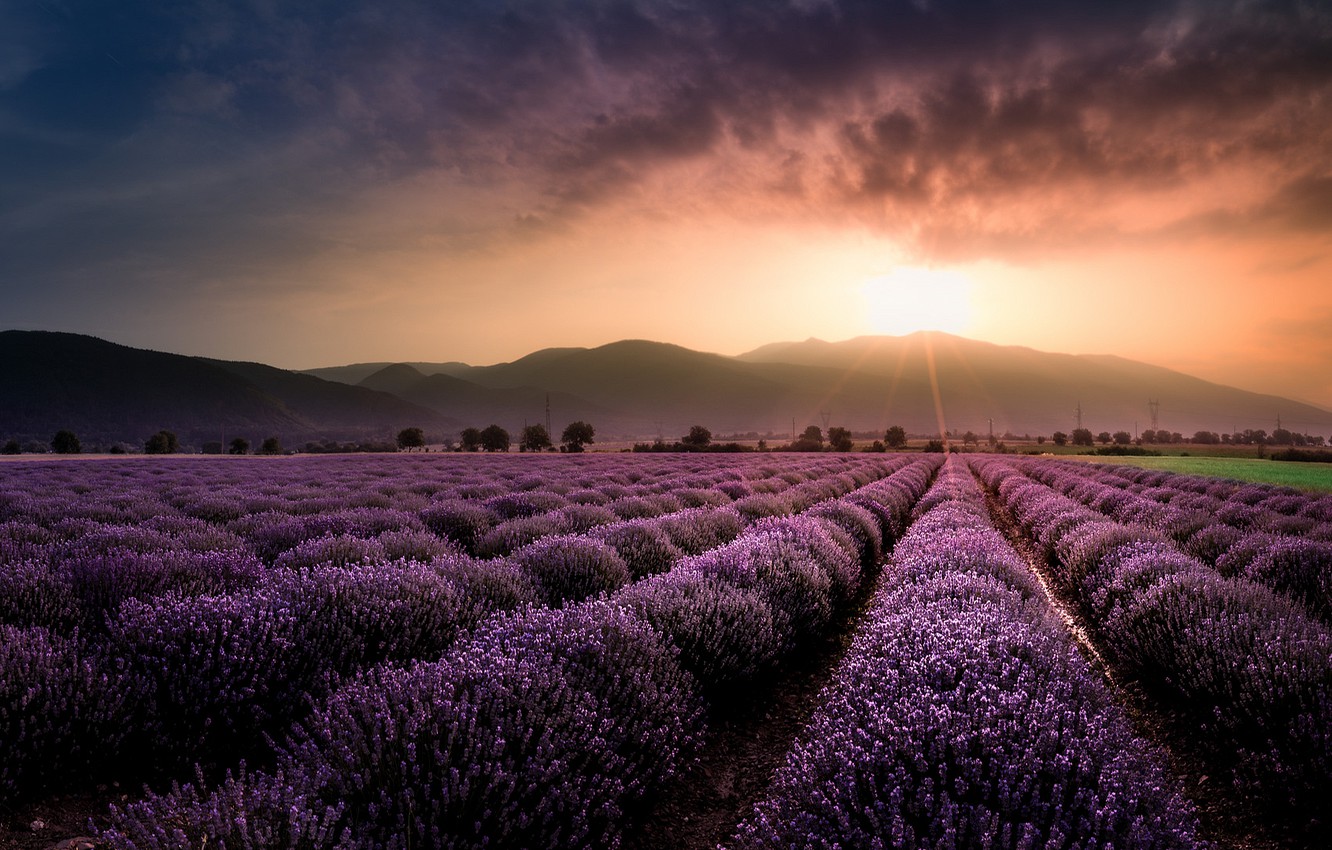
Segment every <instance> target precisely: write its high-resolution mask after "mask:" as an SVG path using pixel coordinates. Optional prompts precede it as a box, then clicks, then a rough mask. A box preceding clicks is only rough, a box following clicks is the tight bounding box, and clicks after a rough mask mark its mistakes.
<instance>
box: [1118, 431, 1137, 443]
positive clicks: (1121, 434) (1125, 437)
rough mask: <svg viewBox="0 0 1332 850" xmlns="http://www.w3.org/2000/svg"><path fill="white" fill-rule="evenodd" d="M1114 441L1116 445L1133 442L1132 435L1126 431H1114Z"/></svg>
mask: <svg viewBox="0 0 1332 850" xmlns="http://www.w3.org/2000/svg"><path fill="white" fill-rule="evenodd" d="M1114 441H1115V445H1117V446H1127V445H1128V444H1129V443H1131V442H1133V435H1132V434H1130V433H1129V432H1128V431H1116V432H1115V434H1114Z"/></svg>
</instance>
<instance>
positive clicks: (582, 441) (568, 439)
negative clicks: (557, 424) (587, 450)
mask: <svg viewBox="0 0 1332 850" xmlns="http://www.w3.org/2000/svg"><path fill="white" fill-rule="evenodd" d="M596 434H597V429H595V428H593V427H592V426H591V425H589V424H587V423H586V422H583V421H582V420H581V419H580V420H579V421H577V422H570V423H569V424H568V425H566V426H565V428H564V433H563V434H561V435H560V442H561V443H563V444H564V450H565V451H567V452H581V451H582V450H583V446H585V445H587V444H588V443H591V442H594V441H593V439H592V438H593V437H595V436H596Z"/></svg>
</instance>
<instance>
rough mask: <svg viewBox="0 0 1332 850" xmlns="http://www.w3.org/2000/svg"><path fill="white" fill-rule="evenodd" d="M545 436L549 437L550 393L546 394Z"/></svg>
mask: <svg viewBox="0 0 1332 850" xmlns="http://www.w3.org/2000/svg"><path fill="white" fill-rule="evenodd" d="M546 435H547V436H549V435H550V393H546Z"/></svg>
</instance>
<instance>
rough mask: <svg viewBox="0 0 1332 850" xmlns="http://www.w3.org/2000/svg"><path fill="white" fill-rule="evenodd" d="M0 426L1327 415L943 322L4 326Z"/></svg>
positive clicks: (357, 427) (1303, 426) (435, 425)
mask: <svg viewBox="0 0 1332 850" xmlns="http://www.w3.org/2000/svg"><path fill="white" fill-rule="evenodd" d="M0 362H3V363H4V364H5V368H4V369H3V370H0V439H8V438H11V437H14V438H18V439H20V440H42V441H49V440H50V437H51V434H53V433H54V431H55V430H58V429H61V428H67V429H70V430H73V431H74V432H75V433H76V434H78V435H79V436H80V438H81V439H84V440H85V442H88V441H95V442H103V443H107V442H114V441H124V442H129V443H137V444H142V442H143V440H144V439H146V438H147V437H148V436H149V435H151V434H153V433H156V432H157V431H158V430H161V429H164V428H165V429H168V430H173V431H175V432H176V433H177V434H178V435H179V436H180V437H181V440H182V442H184V443H187V444H195V445H198V444H201V443H203V442H207V441H217V440H226V439H230V438H231V437H232V436H243V437H246V438H247V439H249V440H251V442H252V443H253V442H256V441H257V440H259V439H262V438H264V437H266V436H270V435H271V436H278V437H279V438H280V439H281V440H282V441H283V442H284V444H285V445H288V446H299V445H301V444H303V443H304V442H305V441H309V440H328V439H335V440H364V439H377V440H386V439H392V437H393V435H394V434H396V433H397V431H398V430H400V429H401V428H404V427H408V426H417V427H421V428H423V429H424V430H425V431H426V433H427V436H430V437H432V438H434V439H443V438H445V437H456V435H457V432H458V431H459V430H460V429H461V428H463V427H465V426H468V425H475V426H477V427H484V426H485V425H488V424H491V423H496V424H499V425H502V426H504V427H505V428H507V429H509V430H510V431H511V432H512V433H514V434H515V435H516V434H517V431H518V429H520V428H521V427H522V426H523V425H524V424H527V423H537V422H545V421H546V417H547V409H549V417H550V421H551V425H552V431H553V432H554V434H553V436H555V437H558V436H559V432H560V431H561V430H562V429H563V427H564V425H566V424H567V423H569V422H571V421H574V420H584V421H587V422H591V423H593V425H594V426H595V427H596V429H597V433H598V436H599V437H601V438H602V439H613V438H629V439H645V438H646V439H651V438H654V437H657V436H662V437H664V438H665V439H667V440H674V439H677V438H678V437H679V436H680V435H682V434H684V433H686V432H687V431H688V429H689V427H690V426H691V425H694V424H701V425H705V426H707V427H708V428H710V429H711V430H712V431H713V432H714V433H716V434H729V433H744V432H757V433H759V434H768V435H773V436H776V437H779V438H781V437H786V436H788V435H789V434H790V432H791V431H792V430H795V431H800V430H803V429H804V427H805V426H806V425H810V424H817V425H821V426H826V425H840V426H842V427H847V428H850V429H852V430H853V431H867V432H882V431H883V430H884V429H885V428H886V427H887V426H888V425H901V426H903V427H904V428H906V429H907V431H908V432H910V433H914V434H929V433H938V431H939V430H940V428H941V427H944V428H947V429H949V430H954V431H957V432H962V431H966V430H972V431H975V432H977V433H980V434H984V433H986V432H987V431H988V429H989V428H991V427H993V429H994V433H995V434H1002V433H1005V432H1012V433H1015V434H1019V435H1021V434H1032V435H1036V434H1050V433H1052V432H1054V431H1056V430H1062V431H1071V430H1072V429H1073V428H1074V427H1076V425H1077V421H1078V416H1079V412H1080V415H1081V421H1082V423H1083V424H1084V425H1085V427H1087V428H1090V429H1091V430H1092V431H1093V432H1098V431H1102V430H1105V431H1116V430H1127V431H1130V432H1132V431H1134V430H1139V431H1141V430H1144V429H1146V428H1149V427H1152V424H1153V423H1152V416H1153V406H1152V405H1151V404H1150V402H1156V405H1155V414H1156V416H1157V421H1156V425H1157V427H1159V428H1162V429H1166V430H1170V431H1178V432H1180V433H1183V434H1186V435H1187V434H1192V433H1193V432H1194V431H1197V430H1209V431H1217V432H1229V431H1232V430H1244V429H1247V428H1262V429H1265V430H1268V431H1271V430H1273V429H1274V428H1275V426H1276V423H1277V421H1278V418H1280V421H1281V423H1282V425H1283V427H1285V428H1288V429H1291V430H1295V431H1303V432H1308V433H1314V434H1327V433H1328V432H1330V431H1332V412H1329V411H1327V410H1323V409H1321V408H1318V407H1315V406H1312V405H1309V404H1305V403H1301V402H1298V401H1293V400H1290V399H1284V398H1279V397H1276V396H1271V395H1263V394H1260V393H1253V392H1248V391H1245V390H1239V389H1235V388H1233V387H1227V386H1223V385H1220V384H1215V383H1211V382H1208V381H1203V380H1201V379H1198V378H1194V377H1191V376H1189V375H1185V374H1182V373H1180V372H1176V371H1173V370H1169V369H1165V368H1161V367H1158V366H1152V365H1148V364H1145V363H1140V362H1137V361H1133V360H1128V359H1125V358H1121V357H1112V356H1088V355H1068V354H1051V353H1047V352H1040V351H1036V350H1033V349H1030V348H1023V347H1016V346H1000V345H994V344H991V343H985V342H978V341H975V340H969V339H964V338H962V337H957V336H952V335H948V334H943V333H937V332H922V333H916V334H911V335H909V336H903V337H887V336H877V337H859V338H856V339H852V340H847V341H843V342H824V341H821V340H816V339H810V340H806V341H804V342H785V343H775V344H772V345H767V346H763V347H761V348H758V349H755V350H754V351H750V352H747V353H745V354H742V355H739V356H735V357H730V356H723V355H720V354H709V353H705V352H699V351H693V350H690V349H687V348H682V347H680V346H676V345H670V344H666V343H659V342H648V341H643V340H625V341H621V342H615V343H611V344H609V345H603V346H599V347H596V348H550V349H542V350H540V351H536V352H533V353H532V354H529V355H527V356H526V357H523V358H520V359H518V360H515V361H513V362H511V363H499V364H494V365H487V366H473V365H469V364H466V363H461V362H457V361H446V362H438V363H427V362H411V363H391V362H382V363H358V364H352V365H345V366H335V367H327V368H321V369H311V370H307V371H305V372H293V371H288V370H283V369H277V368H274V367H271V366H265V365H263V364H259V363H245V362H234V361H222V360H212V359H205V358H199V357H187V356H183V355H176V354H167V353H161V352H153V351H144V350H141V349H134V348H128V347H125V346H121V345H116V344H114V343H110V342H106V341H103V340H100V339H96V338H94V337H87V336H80V335H75V334H65V333H52V332H42V331H4V332H0Z"/></svg>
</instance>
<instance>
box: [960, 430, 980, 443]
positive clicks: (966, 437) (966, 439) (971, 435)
mask: <svg viewBox="0 0 1332 850" xmlns="http://www.w3.org/2000/svg"><path fill="white" fill-rule="evenodd" d="M978 442H980V437H978V436H976V432H975V431H968V432H967V433H965V434H963V435H962V445H964V446H974V445H976V444H977V443H978Z"/></svg>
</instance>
